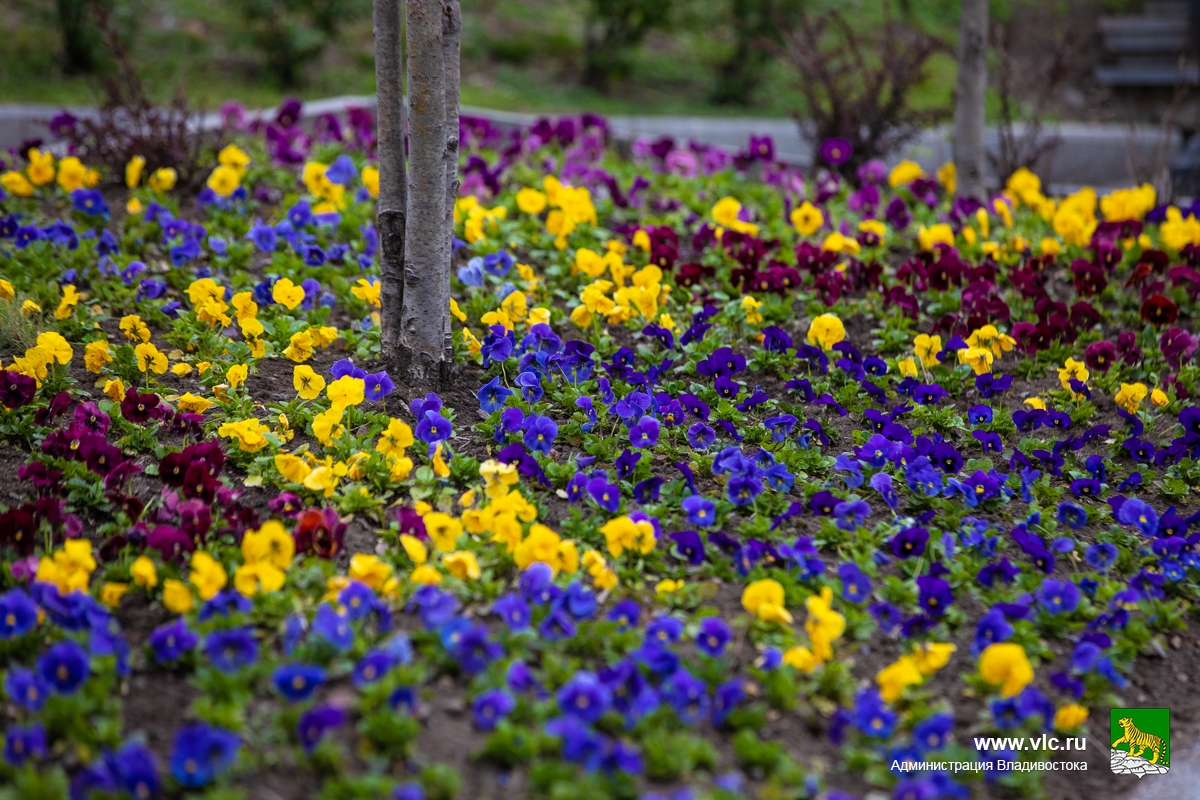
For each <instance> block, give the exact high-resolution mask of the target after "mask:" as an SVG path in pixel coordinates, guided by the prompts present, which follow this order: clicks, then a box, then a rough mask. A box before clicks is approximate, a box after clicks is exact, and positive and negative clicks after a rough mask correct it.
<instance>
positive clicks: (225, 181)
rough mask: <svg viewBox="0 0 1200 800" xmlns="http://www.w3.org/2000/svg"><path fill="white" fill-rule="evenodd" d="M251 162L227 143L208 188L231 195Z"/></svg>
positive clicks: (226, 195)
mask: <svg viewBox="0 0 1200 800" xmlns="http://www.w3.org/2000/svg"><path fill="white" fill-rule="evenodd" d="M249 164H250V156H248V155H246V153H245V151H243V150H242V149H241V148H240V147H238V146H237V145H234V144H231V145H226V146H225V147H224V148H222V149H221V152H220V153H218V154H217V167H216V168H215V169H214V170H213V171H212V173H211V174H210V175H209V176H208V181H207V184H208V188H210V189H212V190H213V191H214V192H216V193H217V194H218V195H220V196H221V197H229V195H231V194H233V193H234V192H236V191H237V190H238V187H240V186H241V185H242V178H243V177H245V175H246V167H247V166H248V165H249ZM193 302H195V301H193ZM226 324H228V323H226Z"/></svg>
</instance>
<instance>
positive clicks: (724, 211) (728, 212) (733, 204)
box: [712, 197, 758, 238]
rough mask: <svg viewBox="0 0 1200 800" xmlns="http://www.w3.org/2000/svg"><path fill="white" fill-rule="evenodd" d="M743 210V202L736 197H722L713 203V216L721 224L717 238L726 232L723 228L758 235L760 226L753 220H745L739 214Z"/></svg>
mask: <svg viewBox="0 0 1200 800" xmlns="http://www.w3.org/2000/svg"><path fill="white" fill-rule="evenodd" d="M741 211H742V204H741V203H740V202H738V200H737V199H736V198H734V197H722V198H721V199H720V200H718V201H717V202H716V204H715V205H713V207H712V218H713V219H714V220H716V223H717V224H718V225H719V226H721V227H720V228H718V229H717V238H720V236H721V234H722V233H723V232H724V231H723V230H722V229H728V230H731V231H737V232H738V233H747V234H749V235H751V236H758V226H757V225H755V224H754V223H753V222H745V221H743V220H742V219H741V218H740V217H739V216H738V215H739V214H740V213H741Z"/></svg>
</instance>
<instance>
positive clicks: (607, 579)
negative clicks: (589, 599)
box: [583, 550, 617, 591]
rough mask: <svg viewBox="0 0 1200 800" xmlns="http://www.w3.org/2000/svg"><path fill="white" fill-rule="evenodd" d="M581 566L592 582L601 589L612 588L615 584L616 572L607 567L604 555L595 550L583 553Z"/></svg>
mask: <svg viewBox="0 0 1200 800" xmlns="http://www.w3.org/2000/svg"><path fill="white" fill-rule="evenodd" d="M583 568H584V569H585V570H587V574H588V575H589V576H590V577H591V579H592V583H593V584H594V585H595V586H596V588H597V589H600V590H601V591H604V590H608V589H613V588H615V587H616V585H617V573H616V572H614V571H613V570H612V569H610V568H609V566H608V562H606V561H605V560H604V556H602V555H600V553H599V552H597V551H595V550H588V551H587V552H586V553H584V554H583Z"/></svg>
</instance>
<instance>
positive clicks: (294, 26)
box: [233, 0, 370, 89]
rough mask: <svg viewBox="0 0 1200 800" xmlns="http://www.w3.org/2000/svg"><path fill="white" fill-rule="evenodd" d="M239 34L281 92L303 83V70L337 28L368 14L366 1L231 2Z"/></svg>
mask: <svg viewBox="0 0 1200 800" xmlns="http://www.w3.org/2000/svg"><path fill="white" fill-rule="evenodd" d="M233 2H234V4H235V5H236V7H237V9H238V12H239V13H240V15H241V17H242V20H243V21H244V23H245V29H244V33H243V35H244V36H245V37H246V38H247V40H248V43H249V44H250V45H251V46H252V48H253V51H254V52H255V53H258V54H261V56H262V58H263V60H264V62H265V63H264V67H265V69H266V71H267V73H268V74H269V75H270V77H271V79H272V80H273V81H275V82H276V84H277V85H278V86H279V87H280V88H283V89H292V88H295V87H296V86H299V85H300V84H302V83H303V82H304V79H305V70H306V68H307V67H308V66H309V65H310V64H312V63H314V62H316V61H317V59H319V58H320V57H321V54H322V53H323V52H324V51H325V47H326V46H327V45H328V44H329V43H330V42H331V41H332V40H333V39H335V38H336V37H337V34H338V30H339V28H340V27H341V26H342V25H344V24H345V23H347V22H349V21H351V20H353V19H354V18H355V17H356V16H359V15H362V14H366V13H369V12H370V4H369V3H368V2H366V0H233Z"/></svg>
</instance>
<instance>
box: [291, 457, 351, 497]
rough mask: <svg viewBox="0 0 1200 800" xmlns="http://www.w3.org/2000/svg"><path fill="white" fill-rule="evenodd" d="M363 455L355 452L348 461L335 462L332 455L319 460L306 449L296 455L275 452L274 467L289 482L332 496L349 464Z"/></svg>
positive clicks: (344, 475) (348, 471)
mask: <svg viewBox="0 0 1200 800" xmlns="http://www.w3.org/2000/svg"><path fill="white" fill-rule="evenodd" d="M365 457H366V454H364V453H357V454H355V456H352V457H351V458H350V459H349V460H348V461H337V462H335V461H334V460H333V457H332V456H326V457H325V458H324V460H321V459H318V458H317V457H316V456H314V455H313V454H312V453H309V452H307V451H306V452H303V453H300V454H298V455H297V454H295V453H276V454H275V469H277V470H279V474H280V475H282V476H283V478H284V480H286V481H288V482H290V483H299V484H301V485H303V486H304V488H305V489H308V490H309V491H310V492H317V493H319V494H324V495H325V497H333V493H334V492H335V491H337V487H338V484H339V483H340V482H341V479H342V478H344V477H346V476H347V475H348V474H350V471H351V464H352V463H356V462H357V461H359V460H361V459H362V458H365Z"/></svg>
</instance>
